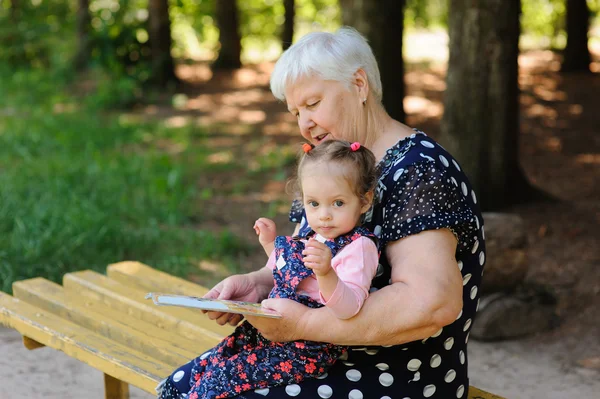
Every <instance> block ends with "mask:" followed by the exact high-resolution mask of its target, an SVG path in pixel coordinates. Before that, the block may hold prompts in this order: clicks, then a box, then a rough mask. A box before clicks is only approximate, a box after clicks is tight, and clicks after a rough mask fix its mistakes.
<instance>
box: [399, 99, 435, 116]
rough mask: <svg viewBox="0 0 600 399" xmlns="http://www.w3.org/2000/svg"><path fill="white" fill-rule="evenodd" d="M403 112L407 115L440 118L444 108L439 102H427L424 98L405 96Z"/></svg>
mask: <svg viewBox="0 0 600 399" xmlns="http://www.w3.org/2000/svg"><path fill="white" fill-rule="evenodd" d="M404 110H405V112H406V113H407V114H422V115H423V116H426V117H432V118H441V117H442V113H443V112H444V106H443V105H442V104H441V103H439V102H433V101H429V100H428V99H426V98H424V97H416V96H405V97H404Z"/></svg>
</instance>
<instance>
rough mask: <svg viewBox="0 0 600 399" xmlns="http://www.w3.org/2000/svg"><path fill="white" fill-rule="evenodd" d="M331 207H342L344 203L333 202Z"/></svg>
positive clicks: (339, 201)
mask: <svg viewBox="0 0 600 399" xmlns="http://www.w3.org/2000/svg"><path fill="white" fill-rule="evenodd" d="M333 205H335V206H337V207H340V206H343V205H344V201H341V200H337V201H335V202H334V203H333Z"/></svg>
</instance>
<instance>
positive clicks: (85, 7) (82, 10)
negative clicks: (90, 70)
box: [13, 0, 92, 71]
mask: <svg viewBox="0 0 600 399" xmlns="http://www.w3.org/2000/svg"><path fill="white" fill-rule="evenodd" d="M13 1H14V0H13ZM91 23H92V19H91V16H90V3H89V0H77V15H76V26H77V49H76V51H75V59H74V60H73V63H74V65H75V69H76V70H78V71H81V70H83V69H85V68H86V67H87V66H88V64H89V62H90V58H91V42H90V27H91Z"/></svg>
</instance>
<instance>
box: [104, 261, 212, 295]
mask: <svg viewBox="0 0 600 399" xmlns="http://www.w3.org/2000/svg"><path fill="white" fill-rule="evenodd" d="M106 274H107V275H108V277H110V278H111V279H112V280H116V281H119V282H121V283H123V284H125V285H127V286H129V287H136V288H139V289H141V290H143V291H146V292H151V291H154V292H164V293H167V294H179V295H191V296H200V297H201V296H203V295H204V294H206V293H207V292H208V289H207V288H206V287H203V286H201V285H198V284H194V283H192V282H190V281H186V280H184V279H182V278H179V277H175V276H171V275H170V274H168V273H165V272H161V271H160V270H156V269H154V268H152V267H150V266H146V265H144V264H143V263H140V262H131V261H128V262H119V263H113V264H111V265H108V267H107V269H106Z"/></svg>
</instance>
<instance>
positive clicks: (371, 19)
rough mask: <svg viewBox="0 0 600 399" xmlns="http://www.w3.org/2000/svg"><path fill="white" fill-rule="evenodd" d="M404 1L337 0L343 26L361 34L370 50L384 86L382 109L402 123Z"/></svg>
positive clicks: (403, 115) (403, 114)
mask: <svg viewBox="0 0 600 399" xmlns="http://www.w3.org/2000/svg"><path fill="white" fill-rule="evenodd" d="M405 3H406V1H405V0H378V1H368V0H340V6H341V9H342V22H343V23H344V25H349V26H352V27H354V28H355V29H356V30H358V31H359V32H361V33H362V34H363V35H365V37H366V38H367V40H368V41H369V44H370V45H371V48H373V53H374V54H375V58H377V62H378V64H379V71H380V73H381V83H382V85H383V105H384V106H385V108H386V110H387V111H388V113H389V114H390V116H391V117H392V118H394V119H396V120H399V121H404V119H405V113H404V105H403V101H404V90H405V89H404V61H403V59H402V34H403V30H404V6H405Z"/></svg>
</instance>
